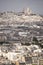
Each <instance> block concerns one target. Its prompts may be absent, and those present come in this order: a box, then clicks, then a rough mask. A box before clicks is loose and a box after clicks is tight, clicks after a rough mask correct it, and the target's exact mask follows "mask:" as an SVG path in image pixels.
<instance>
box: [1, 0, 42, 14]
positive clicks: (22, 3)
mask: <svg viewBox="0 0 43 65" xmlns="http://www.w3.org/2000/svg"><path fill="white" fill-rule="evenodd" d="M28 7H29V8H30V9H31V10H32V11H33V12H34V13H38V14H41V15H43V0H0V11H22V9H23V8H28Z"/></svg>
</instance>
